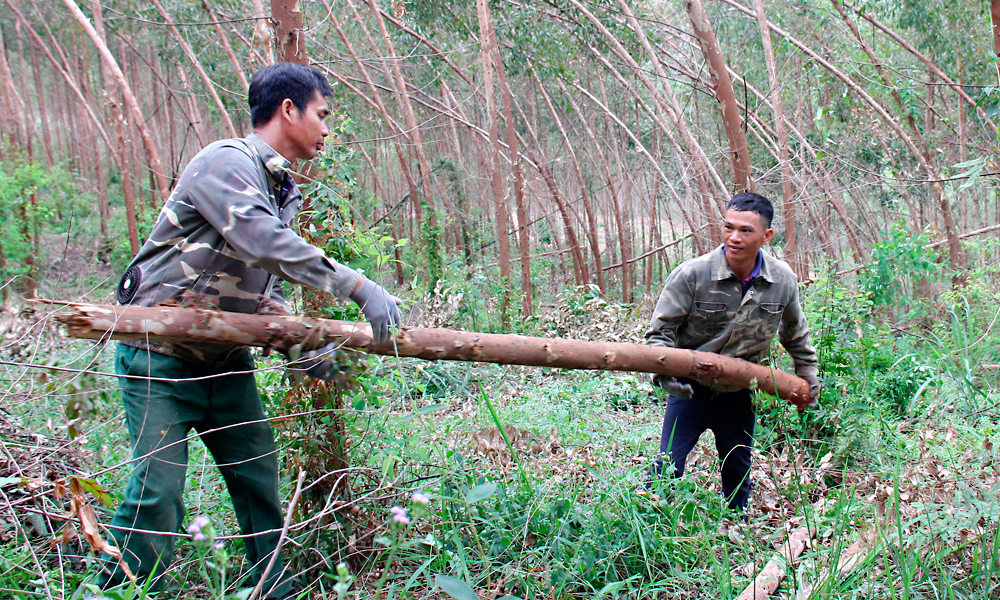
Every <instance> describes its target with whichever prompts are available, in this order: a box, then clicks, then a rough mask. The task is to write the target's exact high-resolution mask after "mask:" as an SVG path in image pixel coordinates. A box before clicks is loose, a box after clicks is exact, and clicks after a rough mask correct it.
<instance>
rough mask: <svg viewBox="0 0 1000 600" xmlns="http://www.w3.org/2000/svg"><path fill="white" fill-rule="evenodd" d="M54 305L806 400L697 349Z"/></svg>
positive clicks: (796, 388)
mask: <svg viewBox="0 0 1000 600" xmlns="http://www.w3.org/2000/svg"><path fill="white" fill-rule="evenodd" d="M50 303H51V304H63V305H64V306H65V309H64V311H63V312H60V313H59V314H57V315H56V320H58V321H59V322H60V323H62V324H63V325H65V327H66V332H67V334H68V335H69V336H70V337H76V338H85V339H94V340H108V339H117V340H142V341H149V342H189V343H191V342H196V343H224V344H242V345H246V346H261V347H265V348H273V349H276V350H288V349H290V348H292V347H293V346H296V345H297V346H299V347H300V348H301V349H302V350H303V351H305V350H310V349H314V348H319V347H321V346H324V345H326V344H329V343H332V342H336V343H338V344H340V345H341V346H343V347H345V348H353V349H356V350H363V351H365V352H369V353H372V354H383V355H387V356H408V357H414V358H422V359H425V360H458V361H475V362H489V363H497V364H502V365H527V366H536V367H555V368H562V369H590V370H604V371H640V372H644V373H659V374H663V375H669V376H673V377H686V378H689V379H694V380H697V381H700V382H703V383H705V384H717V385H722V386H729V387H733V388H742V389H752V388H753V387H754V386H756V387H758V388H760V389H761V390H763V391H765V392H767V393H769V394H774V395H777V396H779V397H781V398H783V399H785V400H788V401H790V402H791V403H792V404H795V405H796V406H798V407H800V408H802V407H805V406H806V405H807V404H809V384H808V383H806V382H805V380H803V379H800V378H799V377H796V376H794V375H791V374H789V373H785V372H782V371H776V370H773V369H770V368H768V367H765V366H762V365H757V364H754V363H750V362H747V361H745V360H741V359H738V358H732V357H728V356H720V355H718V354H710V353H708V352H696V351H693V350H680V349H677V348H663V347H659V346H646V345H643V344H620V343H612V342H589V341H583V340H564V339H554V338H538V337H525V336H521V335H514V334H493V333H476V332H467V331H455V330H451V329H437V328H421V327H403V328H402V329H400V330H399V332H398V333H397V334H396V335H395V337H394V338H393V339H392V340H390V341H389V342H387V343H384V344H376V343H374V342H373V340H372V334H371V327H370V326H369V325H368V324H367V323H360V322H359V323H353V322H347V321H333V320H328V319H314V318H308V317H287V316H277V315H250V314H242V313H231V312H222V311H218V310H206V309H199V308H181V307H173V306H155V307H148V308H147V307H135V306H130V307H126V306H106V305H105V306H102V305H94V304H76V303H58V302H50Z"/></svg>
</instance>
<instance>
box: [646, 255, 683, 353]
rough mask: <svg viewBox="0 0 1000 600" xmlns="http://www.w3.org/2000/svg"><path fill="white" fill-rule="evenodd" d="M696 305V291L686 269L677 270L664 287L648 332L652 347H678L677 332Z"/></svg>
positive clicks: (648, 342) (647, 336) (647, 339)
mask: <svg viewBox="0 0 1000 600" xmlns="http://www.w3.org/2000/svg"><path fill="white" fill-rule="evenodd" d="M693 305H694V289H693V287H692V285H691V282H690V281H689V280H688V276H687V271H686V270H685V269H675V270H674V272H673V273H671V274H670V277H668V278H667V283H666V284H665V285H664V286H663V291H662V292H661V293H660V299H659V300H657V302H656V308H655V309H654V310H653V318H652V320H651V322H650V324H649V331H647V332H646V336H645V337H646V344H648V345H650V346H666V347H668V348H676V347H677V330H678V329H680V326H681V325H683V324H684V321H685V319H687V316H688V314H689V313H690V312H691V307H692V306H693Z"/></svg>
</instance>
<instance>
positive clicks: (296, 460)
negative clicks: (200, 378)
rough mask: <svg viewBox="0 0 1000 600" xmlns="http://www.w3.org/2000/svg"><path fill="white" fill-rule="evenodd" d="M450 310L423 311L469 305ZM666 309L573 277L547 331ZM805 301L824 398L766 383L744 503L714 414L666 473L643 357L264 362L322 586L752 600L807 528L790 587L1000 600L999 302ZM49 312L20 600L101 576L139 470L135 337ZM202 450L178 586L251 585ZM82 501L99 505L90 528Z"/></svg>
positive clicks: (11, 493)
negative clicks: (714, 434)
mask: <svg viewBox="0 0 1000 600" xmlns="http://www.w3.org/2000/svg"><path fill="white" fill-rule="evenodd" d="M70 283H72V285H70V284H69V283H65V285H67V287H71V288H73V289H74V290H79V291H74V293H81V294H82V293H86V287H87V286H86V285H84V284H80V283H75V282H70ZM648 301H649V300H647V303H648ZM452 304H454V303H452ZM448 305H449V303H448V301H447V298H444V299H442V301H441V304H440V306H439V307H438V308H436V309H433V310H431V311H429V312H427V313H425V314H424V315H423V316H422V317H421V318H420V320H421V322H430V321H431V320H433V321H434V324H442V323H443V324H446V325H447V324H449V322H448V321H449V318H450V316H449V313H448V310H447V306H448ZM975 305H976V304H975V303H973V306H975ZM987 305H989V304H987ZM967 306H968V305H967ZM648 309H649V307H648V306H647V307H643V306H641V305H640V306H620V305H617V304H614V303H608V302H604V301H603V300H600V299H592V300H589V301H586V302H584V301H582V300H579V299H574V298H573V297H572V296H569V297H568V299H567V300H561V301H560V302H559V303H558V304H557V305H556V307H555V308H554V309H550V310H549V311H548V312H547V313H546V315H545V316H544V317H542V318H541V319H539V320H538V321H537V322H535V323H534V325H533V327H534V328H535V329H534V332H533V333H535V334H540V335H559V336H565V337H576V338H580V339H605V340H615V341H629V340H637V339H638V338H639V336H641V332H642V329H643V327H644V322H645V319H646V318H647V317H646V315H648ZM806 309H807V312H808V316H809V318H810V321H811V323H812V324H813V330H814V335H815V338H816V343H817V345H818V347H819V350H820V353H821V359H822V360H823V363H824V369H825V372H824V384H825V391H824V394H823V398H822V403H821V406H820V408H819V409H816V410H812V411H809V412H808V413H805V414H801V415H800V414H798V413H796V412H795V411H794V409H793V408H792V407H790V406H787V405H786V404H784V403H782V402H780V401H778V400H777V399H775V398H772V397H767V396H765V395H758V397H757V403H758V429H757V434H756V449H755V463H754V468H753V473H752V477H753V484H754V485H753V495H752V498H751V502H750V508H749V510H748V512H747V515H746V519H745V520H744V519H741V518H740V516H739V515H737V514H734V513H731V512H729V511H728V510H727V509H725V507H724V503H723V501H722V499H721V498H720V497H719V483H718V464H719V461H718V457H717V455H716V452H715V449H714V444H713V442H712V439H711V433H710V432H709V433H706V434H705V435H704V436H703V437H702V440H701V442H700V443H699V445H698V447H697V448H696V450H695V452H694V453H693V454H692V456H691V457H690V458H689V460H688V472H687V474H686V475H685V476H684V477H683V478H681V479H678V480H657V481H654V482H653V483H652V485H651V486H649V489H647V482H648V481H649V476H648V473H649V468H650V466H651V464H652V461H653V459H654V457H655V453H656V451H657V449H658V441H659V434H660V424H661V419H662V411H663V405H662V402H663V401H664V398H663V397H662V395H661V394H660V392H658V391H654V390H653V389H652V388H651V387H650V385H649V383H648V382H647V380H646V378H645V377H644V376H639V375H636V374H621V373H591V372H580V371H576V372H572V371H557V370H546V369H529V368H519V367H507V368H504V367H497V366H491V365H487V366H484V365H474V364H465V363H428V362H422V361H416V360H399V359H382V358H376V357H370V358H368V359H367V363H366V369H365V372H364V373H363V374H361V375H360V376H359V377H358V378H357V380H358V382H359V384H360V387H359V388H358V389H356V390H354V391H348V392H344V393H341V394H337V393H334V394H329V393H327V394H326V395H324V394H323V393H322V392H321V391H319V390H317V388H316V386H315V385H311V384H309V383H306V384H298V385H296V384H290V383H289V382H288V380H287V379H286V378H284V377H283V369H282V368H281V365H280V363H279V362H278V360H277V359H276V358H274V357H271V358H268V359H261V361H260V364H259V367H260V369H261V370H260V372H259V374H258V380H259V383H260V387H261V389H262V392H263V394H264V397H265V404H266V406H267V408H268V410H269V411H270V414H271V415H272V416H273V417H274V420H273V424H274V428H275V431H276V437H277V439H278V443H279V446H280V448H281V461H282V464H283V465H284V473H283V483H282V494H283V497H284V499H285V501H286V502H289V501H290V499H291V498H292V497H293V495H294V492H295V490H296V482H297V474H298V473H299V472H300V471H302V472H304V473H306V478H305V480H304V485H303V488H302V490H301V494H299V500H298V501H297V503H296V506H295V507H294V510H293V519H292V525H291V526H290V528H289V530H288V542H287V545H286V551H287V556H288V557H289V561H288V562H289V566H290V567H291V568H293V569H294V571H295V572H296V573H297V574H298V578H297V579H298V582H299V584H300V586H301V588H302V590H303V592H302V597H313V598H326V597H341V598H345V597H365V598H367V597H386V598H449V597H450V598H457V599H459V600H472V599H473V598H487V599H497V598H502V597H505V596H513V597H518V598H524V599H528V598H536V599H542V598H595V597H607V598H668V597H669V598H734V597H736V596H737V595H738V594H739V593H740V591H742V590H743V589H744V588H745V587H746V586H747V585H748V584H749V583H750V582H751V581H752V579H753V577H754V576H756V575H757V574H758V573H759V572H760V570H761V569H762V568H763V567H764V565H765V563H767V561H768V560H769V559H770V558H771V557H772V556H773V555H774V553H775V552H776V551H780V550H781V549H782V548H783V547H784V545H785V544H786V541H787V539H788V537H789V534H790V532H792V531H794V530H796V529H797V528H805V529H806V531H808V532H809V535H808V537H809V538H810V541H809V543H808V547H807V548H806V549H805V551H804V553H803V554H802V556H801V558H800V559H799V560H798V561H797V562H795V563H794V564H792V565H789V566H788V569H787V571H788V573H787V576H786V578H785V579H784V581H783V582H782V583H781V586H780V587H779V589H778V591H777V593H776V594H775V596H774V597H776V598H820V597H822V598H890V597H891V598H997V597H1000V528H998V525H1000V497H998V493H1000V482H998V475H1000V470H998V468H1000V467H998V465H1000V462H998V459H1000V456H998V451H1000V449H997V448H995V447H994V443H995V441H996V438H997V435H998V431H1000V425H998V408H997V407H998V404H1000V402H998V401H1000V398H997V394H996V393H995V392H993V391H992V390H993V387H992V386H993V385H995V382H996V377H995V375H996V371H995V370H994V369H991V368H989V367H987V368H980V367H979V365H982V364H984V363H991V362H996V360H995V356H994V355H993V353H994V348H996V347H997V344H995V343H993V342H995V340H994V339H993V338H994V337H995V334H994V333H993V331H992V326H987V325H988V324H989V323H990V320H989V316H990V315H986V317H985V318H982V317H981V316H975V318H974V315H972V314H971V313H969V312H968V311H966V312H965V313H961V316H962V318H958V317H959V316H960V313H958V312H955V311H952V312H951V314H952V317H953V318H952V319H951V320H950V322H945V321H942V324H941V325H940V326H938V327H933V326H925V327H924V329H921V330H920V333H919V334H917V333H913V332H912V331H916V329H914V330H912V331H911V332H909V333H908V332H907V331H906V330H903V331H893V330H892V328H891V326H890V325H889V324H888V323H886V322H885V321H884V320H880V319H877V318H875V317H873V316H871V315H867V318H864V317H865V314H866V313H865V312H864V311H866V310H869V308H867V307H866V306H864V305H863V303H858V302H855V299H852V298H844V297H837V296H835V295H834V293H833V292H822V291H817V292H815V293H813V294H811V295H810V294H807V295H806ZM435 311H437V312H435ZM859 315H860V317H859ZM50 316H51V315H48V314H46V313H45V311H44V310H43V309H42V308H40V307H34V308H31V307H27V306H26V305H17V307H16V308H14V309H11V308H4V309H3V310H2V312H0V361H3V365H2V370H0V373H2V377H0V378H2V380H3V382H2V384H0V443H2V449H3V458H2V460H0V483H2V487H0V513H2V517H0V596H2V597H10V598H17V599H19V600H20V599H29V598H52V599H55V598H60V599H62V598H80V597H82V596H83V595H84V594H85V593H87V592H86V587H85V586H86V584H88V583H92V581H93V578H94V575H95V573H96V569H97V567H96V556H95V554H94V552H93V545H94V544H99V543H100V541H101V540H107V539H110V535H109V532H108V531H107V530H106V529H93V530H90V529H88V526H93V525H97V526H103V525H106V524H108V523H109V522H110V518H111V514H112V507H113V506H114V505H115V504H116V503H117V502H118V501H119V500H120V498H121V495H122V492H123V490H124V484H125V481H126V479H127V476H128V472H129V449H128V438H127V432H126V431H125V427H124V424H123V419H122V412H121V408H120V405H119V402H120V401H119V398H118V392H117V386H116V383H115V381H114V379H113V378H112V377H109V376H108V375H106V374H107V373H110V372H111V371H113V368H112V365H111V358H110V357H111V356H112V355H113V352H112V351H111V349H112V346H110V345H109V346H99V345H93V344H91V343H89V342H82V341H74V340H66V339H64V338H62V337H61V335H60V334H59V332H58V330H57V329H56V327H55V326H54V322H53V320H52V319H51V318H49V317H50ZM977 324H981V325H977ZM897 329H898V328H897ZM956 332H958V333H960V334H961V335H958V334H957V333H956ZM962 340H964V341H962ZM777 354H780V352H777ZM29 365H30V366H29ZM779 366H782V367H783V368H786V369H787V368H788V365H787V364H782V363H779ZM56 369H65V370H56ZM341 456H343V457H345V458H346V461H345V460H341V458H340V457H341ZM189 464H190V468H189V470H188V492H187V496H186V504H187V508H188V514H189V518H188V519H187V520H186V521H185V525H187V524H188V523H190V521H191V519H193V518H194V517H195V516H199V515H203V516H206V517H208V518H209V519H210V521H211V523H212V528H211V531H212V536H211V537H212V539H210V540H209V543H208V544H206V543H198V542H193V541H191V540H188V539H182V540H181V541H180V542H179V544H178V548H177V556H176V558H175V561H174V563H173V564H172V565H171V567H170V572H169V573H170V579H169V581H168V582H167V584H166V586H165V587H164V589H163V590H162V591H160V592H159V593H158V594H156V595H155V597H156V598H209V597H211V598H217V597H223V596H224V595H225V596H226V597H228V594H238V590H239V589H240V586H245V585H247V584H246V581H245V580H237V579H236V576H237V575H239V574H240V573H243V572H244V571H245V569H246V565H244V564H243V562H242V561H243V558H242V556H243V555H242V550H241V547H240V545H241V543H240V542H239V541H238V540H237V539H234V538H233V537H232V536H233V535H234V534H235V533H236V531H237V527H236V524H235V517H234V515H233V513H232V508H231V505H230V503H229V500H228V495H227V493H226V491H225V486H224V484H223V482H222V480H221V477H220V476H219V474H218V472H217V471H216V470H215V469H214V468H213V467H212V464H213V463H212V460H211V457H210V456H209V455H208V453H207V452H206V451H205V449H204V447H203V446H202V445H201V444H200V442H199V441H198V440H197V439H196V438H194V439H192V441H191V457H190V463H189ZM422 496H425V497H426V499H427V500H428V502H427V503H426V504H425V503H423V502H422V500H424V499H425V498H424V497H422ZM74 498H75V500H74ZM74 502H76V504H75V505H74ZM74 506H75V508H76V509H77V510H78V511H79V509H80V507H93V509H94V511H95V512H94V513H93V515H94V518H93V519H89V518H85V519H84V520H83V521H82V522H81V521H79V520H76V521H75V522H76V525H75V527H74V526H72V525H66V523H67V517H68V516H69V515H70V514H71V512H72V509H73V508H74ZM397 506H398V507H401V508H404V509H406V510H407V519H408V520H409V523H407V524H403V523H399V522H397V521H395V520H393V518H392V517H393V515H394V514H398V513H399V509H395V510H396V513H393V512H391V509H393V507H397ZM89 510H90V509H89V508H88V509H85V511H86V514H85V517H86V516H87V515H89V514H90V513H89ZM78 532H79V535H78V534H77V533H78ZM215 537H217V538H218V541H222V542H223V544H221V545H220V546H221V548H218V549H216V548H214V547H213V546H212V545H211V542H212V541H214V538H215ZM848 558H849V559H850V560H848ZM339 563H343V564H344V566H345V568H343V569H341V570H340V572H339V575H338V569H337V565H338V564H339ZM243 589H244V592H243V595H242V596H234V597H246V594H247V588H243ZM116 594H117V595H116ZM116 594H111V593H109V594H108V597H110V598H128V597H136V598H137V597H141V595H142V594H141V593H140V592H135V593H133V594H132V595H131V596H130V595H129V594H128V592H127V591H121V592H117V593H116Z"/></svg>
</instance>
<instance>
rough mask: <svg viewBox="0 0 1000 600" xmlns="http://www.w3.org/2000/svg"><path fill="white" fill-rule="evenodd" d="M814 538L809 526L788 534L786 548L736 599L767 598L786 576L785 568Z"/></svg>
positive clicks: (777, 554) (753, 599)
mask: <svg viewBox="0 0 1000 600" xmlns="http://www.w3.org/2000/svg"><path fill="white" fill-rule="evenodd" d="M810 538H812V534H811V533H810V532H809V528H808V527H799V528H798V529H796V530H795V531H793V532H792V533H791V535H789V536H788V541H786V542H785V546H784V548H782V550H781V551H780V552H777V553H775V555H774V556H773V557H772V558H771V560H769V561H767V564H766V565H764V568H763V569H761V572H760V573H758V574H757V577H755V578H754V580H753V582H752V583H751V584H750V585H748V586H747V588H746V589H745V590H743V593H742V594H740V595H739V597H738V598H737V599H736V600H765V599H766V598H767V597H768V596H770V595H771V594H773V593H774V591H775V590H777V589H778V585H779V584H780V583H781V580H782V579H784V578H785V570H786V569H787V568H788V566H789V565H791V564H794V563H795V561H796V560H797V559H798V558H799V556H801V555H802V552H803V551H804V550H805V549H806V542H808V541H809V539H810Z"/></svg>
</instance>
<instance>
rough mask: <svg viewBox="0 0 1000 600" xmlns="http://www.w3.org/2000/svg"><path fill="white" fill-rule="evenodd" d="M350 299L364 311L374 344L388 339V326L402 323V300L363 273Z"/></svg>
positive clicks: (397, 325) (396, 325)
mask: <svg viewBox="0 0 1000 600" xmlns="http://www.w3.org/2000/svg"><path fill="white" fill-rule="evenodd" d="M351 300H353V301H354V303H355V304H357V305H358V306H359V307H360V308H361V312H363V313H365V318H367V319H368V322H369V323H371V326H372V337H373V338H374V339H375V343H376V344H382V343H384V342H387V341H389V339H390V338H391V335H390V332H389V328H390V327H399V326H400V325H402V324H403V317H402V315H400V314H399V305H400V304H402V302H403V301H402V300H400V299H399V298H397V297H395V296H393V295H392V294H390V293H389V292H387V291H385V288H383V287H382V286H380V285H379V284H377V283H375V282H374V281H372V280H371V279H368V278H367V277H365V276H364V275H362V276H361V281H359V282H358V287H357V288H356V289H355V290H354V292H353V293H352V294H351Z"/></svg>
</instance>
